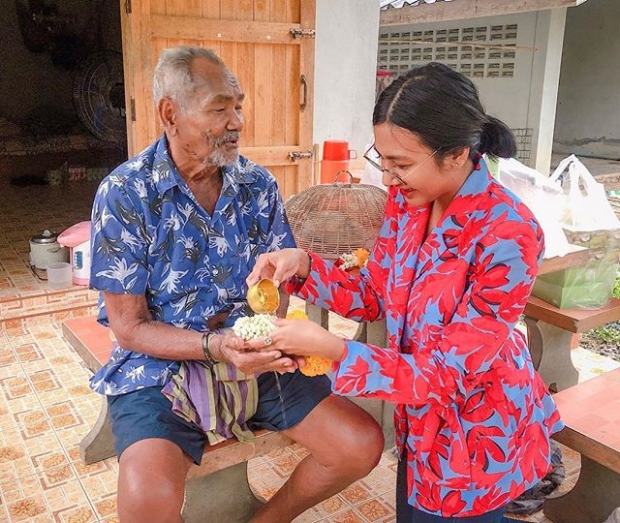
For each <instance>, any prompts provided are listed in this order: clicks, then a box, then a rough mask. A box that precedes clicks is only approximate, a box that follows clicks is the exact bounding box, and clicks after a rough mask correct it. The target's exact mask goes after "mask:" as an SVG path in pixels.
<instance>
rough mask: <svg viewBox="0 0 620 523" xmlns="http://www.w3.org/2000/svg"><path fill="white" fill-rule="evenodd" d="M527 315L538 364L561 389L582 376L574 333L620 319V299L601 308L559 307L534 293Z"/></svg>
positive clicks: (552, 385)
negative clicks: (576, 361) (573, 355)
mask: <svg viewBox="0 0 620 523" xmlns="http://www.w3.org/2000/svg"><path fill="white" fill-rule="evenodd" d="M524 315H525V324H526V326H527V334H528V345H529V349H530V353H531V354H532V359H533V361H534V367H535V368H536V369H537V370H538V372H539V373H540V375H541V376H542V378H543V380H544V381H545V383H546V384H547V386H548V387H549V389H550V390H551V391H553V392H557V391H560V390H563V389H566V388H568V387H571V386H573V385H575V384H576V383H577V379H578V377H579V372H578V371H577V369H575V367H574V366H573V362H572V359H571V355H570V351H571V346H572V338H573V335H574V334H575V333H580V332H585V331H588V330H590V329H593V328H595V327H599V326H601V325H605V324H607V323H610V322H612V321H618V320H620V300H619V299H616V298H614V299H612V300H611V302H610V303H609V304H608V305H606V306H605V307H602V308H600V309H597V310H582V309H558V308H557V307H555V306H553V305H551V304H550V303H547V302H546V301H544V300H541V299H540V298H536V297H535V296H531V297H530V299H529V300H528V303H527V305H526V306H525V312H524Z"/></svg>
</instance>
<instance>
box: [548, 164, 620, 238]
mask: <svg viewBox="0 0 620 523" xmlns="http://www.w3.org/2000/svg"><path fill="white" fill-rule="evenodd" d="M550 181H551V182H552V183H556V184H558V185H559V186H560V187H561V188H562V192H563V194H564V196H565V198H566V205H564V213H563V214H562V216H561V217H560V218H561V223H562V226H563V227H564V228H565V229H570V230H574V231H600V230H611V229H620V220H619V219H618V217H617V216H616V213H615V212H614V210H613V208H612V206H611V204H610V203H609V200H608V199H607V193H606V192H605V186H604V185H603V184H602V183H599V182H597V181H596V180H595V178H594V176H592V174H590V171H588V169H587V167H586V166H585V165H584V164H583V163H581V162H580V161H579V159H578V158H577V157H576V156H575V155H574V154H571V155H570V156H569V157H568V158H565V159H564V160H562V161H561V162H560V163H559V165H558V167H557V168H556V170H555V171H554V172H553V174H552V175H551V178H550Z"/></svg>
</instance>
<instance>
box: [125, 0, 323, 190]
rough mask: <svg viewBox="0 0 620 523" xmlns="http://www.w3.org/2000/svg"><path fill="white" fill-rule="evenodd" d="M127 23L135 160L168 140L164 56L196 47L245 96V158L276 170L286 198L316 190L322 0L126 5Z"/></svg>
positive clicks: (169, 0)
mask: <svg viewBox="0 0 620 523" xmlns="http://www.w3.org/2000/svg"><path fill="white" fill-rule="evenodd" d="M121 20H122V33H123V58H124V67H125V85H126V98H127V107H128V108H129V110H128V111H127V119H128V122H127V124H128V125H127V135H128V151H129V156H133V155H134V154H136V153H138V152H139V151H141V150H142V149H143V148H144V147H146V146H147V145H148V144H150V143H151V142H152V141H154V140H155V139H156V138H157V137H158V136H159V135H160V134H161V126H160V124H159V119H158V116H157V113H156V110H155V105H154V103H153V95H152V78H153V70H154V67H155V64H156V63H157V58H158V57H159V54H160V52H161V51H162V49H165V48H167V47H173V46H176V45H197V46H201V47H208V48H210V49H213V50H214V51H215V52H216V53H217V54H218V55H219V56H220V57H221V58H222V59H223V60H224V62H225V63H226V65H227V66H228V67H229V68H230V69H231V70H232V71H233V72H234V73H235V74H236V75H237V77H238V78H239V82H240V84H241V88H242V90H243V91H244V93H245V94H246V101H245V102H244V113H245V129H244V131H243V133H242V136H241V153H242V154H243V155H244V156H247V157H248V158H251V159H252V160H254V161H255V162H257V163H259V164H261V165H264V166H265V167H267V168H269V170H270V171H271V172H272V173H273V174H274V176H275V177H276V178H277V180H278V184H279V186H280V190H281V192H282V195H283V196H284V197H285V198H287V197H288V196H291V195H292V194H295V193H297V192H299V191H300V190H302V189H305V188H307V187H309V186H310V184H311V170H312V159H311V157H309V156H308V155H309V154H310V153H311V151H312V109H313V98H312V87H313V85H314V77H313V76H314V75H313V72H314V37H313V35H314V23H315V0H133V1H131V0H121ZM298 152H301V153H302V154H301V155H297V154H294V155H292V153H298ZM299 156H301V158H299Z"/></svg>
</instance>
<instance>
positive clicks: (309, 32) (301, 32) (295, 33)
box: [289, 28, 316, 38]
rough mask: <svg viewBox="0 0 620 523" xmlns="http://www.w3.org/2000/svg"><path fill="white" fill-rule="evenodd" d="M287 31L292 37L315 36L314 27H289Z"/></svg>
mask: <svg viewBox="0 0 620 523" xmlns="http://www.w3.org/2000/svg"><path fill="white" fill-rule="evenodd" d="M289 33H290V34H291V36H292V37H293V38H297V37H299V38H303V37H304V36H309V37H310V38H314V37H316V31H315V30H314V29H297V28H295V29H289Z"/></svg>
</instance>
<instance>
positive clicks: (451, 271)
mask: <svg viewBox="0 0 620 523" xmlns="http://www.w3.org/2000/svg"><path fill="white" fill-rule="evenodd" d="M373 124H374V134H375V144H374V149H375V150H376V153H377V154H378V157H379V158H380V165H378V167H379V168H380V169H381V171H382V173H383V182H384V183H385V184H386V185H387V186H388V203H387V207H386V215H385V222H384V224H383V227H382V229H381V232H380V234H379V238H378V239H377V242H376V244H375V246H374V248H373V249H372V252H371V255H370V258H369V261H368V264H367V266H366V268H365V269H363V270H362V271H361V274H360V275H352V274H350V273H347V272H345V271H343V270H341V269H339V268H337V267H335V266H334V264H332V263H330V262H328V261H325V260H322V259H321V258H319V257H318V256H316V255H315V254H313V253H306V252H305V251H302V250H299V249H285V250H282V251H279V252H275V253H270V254H264V255H262V256H261V257H260V258H259V260H258V262H257V264H256V266H255V268H254V271H253V272H252V273H251V275H250V277H249V278H248V283H249V284H253V283H255V282H256V281H257V280H258V279H259V278H263V277H268V278H272V279H273V280H274V281H276V282H277V283H279V282H282V281H285V280H287V282H286V289H287V290H288V291H289V292H291V293H294V294H296V295H297V296H299V297H301V298H303V299H305V300H308V301H310V302H312V303H314V304H316V305H319V306H321V307H326V308H328V309H330V310H332V311H334V312H336V313H338V314H341V315H343V316H346V317H348V318H352V319H354V320H357V321H374V320H378V319H381V318H384V317H385V318H386V321H387V329H388V334H389V336H388V339H389V347H377V346H374V345H368V344H363V343H360V342H356V341H346V340H343V339H341V338H339V337H338V336H335V335H333V334H331V333H329V332H328V331H326V330H324V329H322V328H321V327H320V326H318V325H316V324H314V323H312V322H303V321H299V320H298V321H294V320H288V321H287V320H278V321H277V322H276V325H277V326H278V327H277V329H276V330H275V331H274V333H272V334H271V335H270V336H268V337H267V338H265V340H263V341H256V342H253V343H251V344H250V346H251V347H253V348H261V347H262V346H264V345H266V344H267V343H268V344H269V348H270V349H272V350H273V349H277V350H279V351H281V352H282V353H283V354H289V355H295V354H307V355H319V356H324V357H328V358H330V359H332V360H334V362H335V364H334V368H333V371H334V372H333V384H332V389H333V391H334V392H336V393H338V394H343V395H350V396H365V397H372V398H378V399H383V400H386V401H390V402H394V403H396V404H397V408H396V415H395V423H396V434H397V444H398V448H399V450H400V465H399V470H398V479H397V512H398V522H400V523H413V522H415V523H419V522H446V521H451V522H453V521H458V522H463V523H464V522H476V523H483V522H484V523H491V522H499V521H502V519H503V514H504V511H505V506H506V505H507V504H508V503H509V502H510V501H512V500H514V499H515V498H517V497H518V496H519V495H520V494H521V493H522V492H523V491H524V490H526V489H527V488H529V487H531V486H532V485H534V484H535V483H537V482H538V481H539V480H540V479H542V478H543V477H544V476H545V474H546V473H547V472H548V470H549V466H550V448H549V437H550V435H551V434H552V433H554V432H556V431H558V430H560V429H561V428H562V423H561V421H560V418H559V414H558V412H557V410H556V407H555V405H554V403H553V400H552V399H551V396H550V395H549V393H548V391H547V388H546V387H545V385H544V383H543V382H542V379H541V378H540V376H539V375H538V374H537V373H536V371H535V370H534V367H533V365H532V361H531V358H530V354H529V352H528V349H527V345H526V342H525V339H524V337H523V335H522V334H521V332H519V331H518V330H517V329H516V328H515V327H516V323H517V321H518V320H519V315H520V314H521V313H522V312H523V309H524V307H525V304H526V301H527V298H528V296H529V294H530V291H531V288H532V285H533V283H534V279H535V277H536V274H537V271H538V267H539V264H540V262H541V259H542V253H543V234H542V231H541V228H540V226H539V225H538V223H537V222H536V220H535V218H534V216H533V215H532V213H531V212H530V211H529V210H528V209H527V208H526V207H525V206H524V205H523V204H522V203H521V202H520V201H519V200H518V199H517V198H516V197H515V196H514V195H513V194H512V193H510V192H509V191H508V190H506V189H505V188H503V187H502V186H501V185H499V184H498V183H497V182H495V181H494V180H493V178H492V177H491V176H490V175H489V172H488V169H487V167H486V165H485V162H484V160H482V158H481V156H482V154H484V153H486V154H488V155H491V156H502V157H508V156H512V155H514V154H515V150H516V147H515V142H514V138H513V136H512V134H511V133H510V131H509V129H508V128H507V127H506V126H505V125H504V124H503V123H502V122H500V121H499V120H497V119H495V118H491V117H489V116H487V115H486V114H485V112H484V110H483V108H482V105H481V103H480V100H479V98H478V93H477V90H476V88H475V86H474V84H473V83H472V82H471V81H470V80H469V79H468V78H466V77H464V76H463V75H461V74H459V73H457V72H455V71H453V70H451V69H450V68H448V67H446V66H445V65H442V64H438V63H430V64H428V65H426V66H424V67H420V68H416V69H413V70H412V71H410V72H408V73H406V74H405V75H403V76H401V77H400V78H398V79H397V80H395V81H394V82H393V83H392V84H391V85H390V86H389V87H388V88H387V89H385V91H384V92H383V93H382V94H381V96H380V97H379V99H378V101H377V104H376V106H375V110H374V115H373ZM300 364H301V365H303V362H302V361H300Z"/></svg>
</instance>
